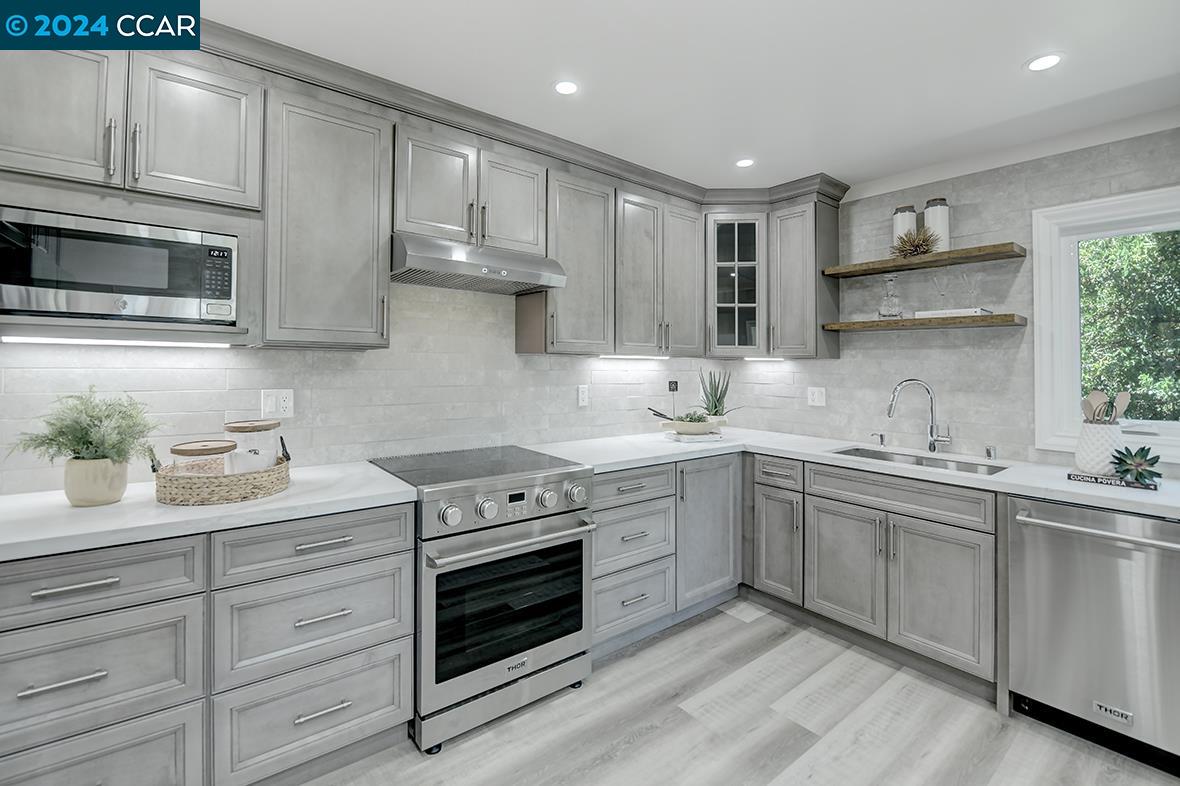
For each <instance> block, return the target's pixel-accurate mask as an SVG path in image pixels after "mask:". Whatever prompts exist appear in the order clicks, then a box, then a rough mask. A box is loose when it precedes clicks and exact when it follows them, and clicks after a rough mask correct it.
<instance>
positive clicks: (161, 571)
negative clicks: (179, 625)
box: [0, 535, 205, 630]
mask: <svg viewBox="0 0 1180 786" xmlns="http://www.w3.org/2000/svg"><path fill="white" fill-rule="evenodd" d="M204 589H205V537H204V536H203V535H196V536H193V537H190V538H176V539H175V540H162V541H158V542H156V543H140V544H137V545H134V546H117V547H114V548H109V549H99V550H96V551H83V552H78V553H76V554H63V555H61V556H56V557H37V558H36V559H24V560H18V561H16V562H8V563H5V564H4V566H3V569H0V630H11V629H13V628H23V627H27V626H29V625H39V624H41V623H43V622H53V621H54V620H60V619H66V618H68V617H80V616H82V615H83V614H93V613H95V612H98V611H107V610H109V609H117V608H121V607H124V606H133V605H137V604H140V603H147V602H150V601H155V600H165V599H167V598H175V597H179V596H181V595H189V594H192V593H196V592H201V591H202V590H204Z"/></svg>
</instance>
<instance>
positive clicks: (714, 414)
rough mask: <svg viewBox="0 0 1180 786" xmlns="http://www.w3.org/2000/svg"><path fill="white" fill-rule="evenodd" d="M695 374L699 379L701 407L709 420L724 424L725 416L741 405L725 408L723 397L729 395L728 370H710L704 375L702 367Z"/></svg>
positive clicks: (719, 424)
mask: <svg viewBox="0 0 1180 786" xmlns="http://www.w3.org/2000/svg"><path fill="white" fill-rule="evenodd" d="M697 374H698V376H699V377H700V380H701V409H703V410H704V411H705V415H706V416H707V417H708V419H709V420H710V422H712V423H714V424H715V425H717V426H724V425H725V424H726V423H727V422H728V421H726V419H725V416H726V415H728V414H729V413H730V412H733V411H734V410H736V409H741V407H733V408H732V409H726V408H725V398H726V396H728V395H729V380H730V377H731V374H730V372H728V371H723V372H720V373H719V372H716V371H710V372H709V374H708V376H706V375H705V372H704V370H703V369H702V370H701V371H699V372H697Z"/></svg>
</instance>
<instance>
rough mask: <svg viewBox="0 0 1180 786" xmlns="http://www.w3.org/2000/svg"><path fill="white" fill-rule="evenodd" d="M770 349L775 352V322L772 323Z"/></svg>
mask: <svg viewBox="0 0 1180 786" xmlns="http://www.w3.org/2000/svg"><path fill="white" fill-rule="evenodd" d="M770 351H771V352H774V323H773V322H771V323H770Z"/></svg>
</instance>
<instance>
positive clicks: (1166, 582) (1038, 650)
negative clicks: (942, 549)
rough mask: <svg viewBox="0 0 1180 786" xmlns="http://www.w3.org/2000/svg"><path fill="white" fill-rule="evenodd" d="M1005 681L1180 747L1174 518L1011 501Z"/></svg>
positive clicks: (1132, 733) (1178, 569)
mask: <svg viewBox="0 0 1180 786" xmlns="http://www.w3.org/2000/svg"><path fill="white" fill-rule="evenodd" d="M1008 514H1009V526H1010V557H1009V565H1010V571H1011V572H1010V600H1009V607H1010V617H1011V623H1010V624H1011V628H1010V641H1011V644H1010V654H1011V689H1012V691H1013V692H1014V693H1017V694H1020V695H1021V696H1027V697H1028V698H1031V699H1034V700H1035V701H1038V702H1042V703H1043V704H1046V705H1049V706H1050V707H1053V708H1056V709H1058V710H1063V711H1064V712H1067V713H1069V714H1071V715H1073V716H1076V717H1077V718H1081V719H1083V720H1087V721H1090V722H1092V723H1096V724H1098V725H1099V726H1102V727H1105V728H1107V729H1110V730H1112V731H1115V732H1119V733H1121V734H1125V735H1127V736H1129V737H1132V738H1134V739H1137V740H1140V741H1142V742H1145V743H1148V744H1149V745H1154V746H1156V747H1158V748H1162V749H1164V750H1166V751H1169V752H1171V753H1180V679H1178V676H1180V675H1178V670H1180V522H1177V521H1173V520H1168V519H1157V518H1147V517H1143V516H1132V515H1126V514H1119V513H1114V512H1111V511H1105V510H1096V509H1093V508H1083V507H1076V506H1073V505H1062V504H1057V503H1050V502H1042V501H1037V500H1029V499H1022V498H1019V497H1012V498H1010V499H1009V503H1008Z"/></svg>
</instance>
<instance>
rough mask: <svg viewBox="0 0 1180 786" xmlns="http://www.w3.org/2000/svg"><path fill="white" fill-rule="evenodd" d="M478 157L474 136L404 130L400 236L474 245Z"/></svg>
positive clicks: (400, 163)
mask: <svg viewBox="0 0 1180 786" xmlns="http://www.w3.org/2000/svg"><path fill="white" fill-rule="evenodd" d="M478 156H479V150H478V148H477V147H476V137H475V136H474V135H473V134H466V133H463V132H461V131H454V130H451V129H445V130H434V131H430V132H426V131H419V130H417V129H414V128H409V127H406V126H404V125H403V126H401V127H399V128H398V132H397V165H396V167H395V170H396V172H397V181H396V184H395V187H394V188H395V202H396V204H395V206H394V212H395V214H396V221H395V224H394V226H395V227H396V229H397V231H399V232H414V233H417V234H419V235H429V236H431V237H438V238H442V239H443V240H455V241H458V242H461V243H473V242H475V221H476V218H475V207H476V202H477V200H478V199H479V186H478V176H479V173H478V166H479V159H478Z"/></svg>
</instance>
